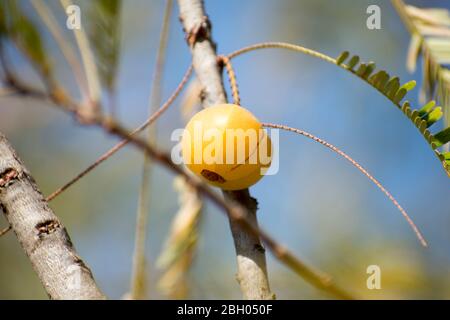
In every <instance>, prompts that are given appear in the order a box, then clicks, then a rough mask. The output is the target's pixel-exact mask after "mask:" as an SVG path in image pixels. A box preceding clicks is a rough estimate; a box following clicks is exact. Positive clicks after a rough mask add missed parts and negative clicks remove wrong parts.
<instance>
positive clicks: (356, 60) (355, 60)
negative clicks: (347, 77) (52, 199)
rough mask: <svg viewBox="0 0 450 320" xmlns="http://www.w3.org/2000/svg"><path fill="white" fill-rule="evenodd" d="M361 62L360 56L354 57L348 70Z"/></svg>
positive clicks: (349, 63)
mask: <svg viewBox="0 0 450 320" xmlns="http://www.w3.org/2000/svg"><path fill="white" fill-rule="evenodd" d="M358 62H359V57H358V56H353V57H352V58H351V59H350V61H349V62H348V68H349V69H353V68H354V67H355V66H356V65H357V64H358Z"/></svg>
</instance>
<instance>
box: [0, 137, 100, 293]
mask: <svg viewBox="0 0 450 320" xmlns="http://www.w3.org/2000/svg"><path fill="white" fill-rule="evenodd" d="M0 208H1V209H2V211H3V213H4V214H5V217H6V219H7V220H8V222H9V224H10V226H11V228H12V229H13V230H14V233H15V234H16V236H17V238H18V239H19V242H20V244H21V245H22V247H23V249H24V250H25V252H26V254H27V255H28V257H29V259H30V261H31V264H32V266H33V268H34V270H35V271H36V273H37V274H38V276H39V279H40V280H41V282H42V284H43V286H44V288H45V290H46V291H47V294H48V295H49V296H50V298H52V299H105V296H104V295H103V293H102V292H101V291H100V289H99V288H98V287H97V285H96V283H95V281H94V279H93V276H92V273H91V271H90V270H89V268H88V267H87V266H86V265H85V263H84V262H83V260H81V258H80V257H79V256H78V254H77V253H76V251H75V249H74V247H73V244H72V242H71V240H70V237H69V235H68V234H67V231H66V229H65V227H64V226H63V225H62V223H61V222H60V221H59V220H58V218H57V217H56V216H55V214H54V213H53V212H52V210H51V209H50V207H49V206H48V204H47V202H46V201H45V200H44V197H43V196H42V194H41V192H40V191H39V190H38V188H37V186H36V183H35V182H34V180H33V178H32V177H31V175H30V173H29V172H28V170H27V169H26V168H25V167H24V166H23V164H22V162H21V160H20V159H19V158H18V156H17V154H16V153H15V151H14V149H13V148H12V147H11V145H10V144H9V143H8V141H7V140H6V138H5V137H4V136H3V135H2V134H1V133H0Z"/></svg>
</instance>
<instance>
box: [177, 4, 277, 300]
mask: <svg viewBox="0 0 450 320" xmlns="http://www.w3.org/2000/svg"><path fill="white" fill-rule="evenodd" d="M178 5H179V9H180V21H181V23H182V24H183V28H184V31H185V35H186V40H187V43H188V45H189V47H190V50H191V54H192V64H193V66H194V69H195V72H196V75H197V78H198V80H199V83H200V85H201V86H202V105H203V107H205V108H206V107H210V106H212V105H217V104H223V103H227V97H226V91H225V89H224V85H223V79H222V74H221V72H220V71H221V70H220V68H219V64H218V60H217V54H216V45H215V43H214V41H213V39H212V35H211V22H210V21H209V19H208V17H207V13H206V12H205V8H204V3H203V1H202V0H178ZM223 195H224V197H225V198H226V199H227V201H237V202H239V203H240V204H241V205H243V206H244V207H245V208H246V211H245V213H246V216H247V218H248V219H250V220H251V221H252V223H253V224H254V225H255V226H257V225H258V217H257V200H256V199H255V198H253V197H251V195H250V192H249V190H248V189H244V190H237V191H223ZM229 223H230V229H231V234H232V237H233V242H234V246H235V250H236V260H237V277H236V278H237V281H238V283H239V286H240V288H241V292H242V294H243V297H244V299H273V298H274V297H275V295H274V294H273V293H272V291H271V289H270V285H269V277H268V275H267V263H266V255H265V251H264V250H263V248H262V245H261V240H260V239H259V237H258V236H257V235H256V234H249V233H248V232H247V231H246V230H245V229H244V228H242V226H241V225H240V224H239V223H237V222H236V221H234V220H233V219H229Z"/></svg>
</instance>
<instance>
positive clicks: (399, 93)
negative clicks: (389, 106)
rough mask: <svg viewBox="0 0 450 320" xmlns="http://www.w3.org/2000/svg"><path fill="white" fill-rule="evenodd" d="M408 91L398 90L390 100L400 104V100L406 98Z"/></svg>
mask: <svg viewBox="0 0 450 320" xmlns="http://www.w3.org/2000/svg"><path fill="white" fill-rule="evenodd" d="M407 92H408V91H407V90H406V89H405V88H400V89H398V91H397V93H396V94H395V96H394V98H393V99H392V100H393V101H394V102H395V103H396V104H398V103H400V101H402V99H403V98H404V97H405V96H406V93H407Z"/></svg>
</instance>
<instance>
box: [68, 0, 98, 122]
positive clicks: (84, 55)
mask: <svg viewBox="0 0 450 320" xmlns="http://www.w3.org/2000/svg"><path fill="white" fill-rule="evenodd" d="M60 2H61V6H62V7H63V9H64V11H65V10H66V8H67V7H68V6H70V5H73V3H72V0H60ZM73 33H74V35H75V40H76V42H77V45H78V49H79V50H80V54H81V59H82V61H83V65H84V71H85V74H86V78H87V83H88V88H89V98H90V99H91V102H92V105H91V107H92V110H90V111H93V113H92V114H91V116H94V115H95V113H97V112H98V111H99V110H98V103H99V102H100V98H101V85H100V78H99V74H98V70H97V65H96V62H95V58H94V54H93V53H92V50H91V48H90V45H89V40H88V37H87V35H86V33H85V32H84V28H83V27H81V28H80V29H73Z"/></svg>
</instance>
